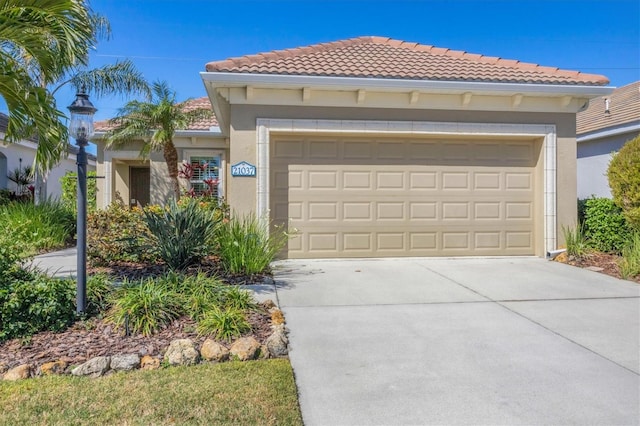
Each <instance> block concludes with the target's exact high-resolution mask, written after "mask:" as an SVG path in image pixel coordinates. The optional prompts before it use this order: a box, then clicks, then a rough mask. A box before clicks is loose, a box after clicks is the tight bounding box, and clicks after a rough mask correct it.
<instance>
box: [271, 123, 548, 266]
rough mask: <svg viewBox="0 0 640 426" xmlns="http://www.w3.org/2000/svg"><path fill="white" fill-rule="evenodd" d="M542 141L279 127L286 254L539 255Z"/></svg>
mask: <svg viewBox="0 0 640 426" xmlns="http://www.w3.org/2000/svg"><path fill="white" fill-rule="evenodd" d="M540 146H541V143H540V142H539V141H536V140H531V139H528V140H496V139H495V138H489V139H476V140H469V139H462V140H461V139H459V138H446V137H445V138H443V137H439V138H406V137H405V138H402V137H400V138H399V137H385V136H369V137H336V136H318V135H286V136H275V137H274V138H273V140H272V145H271V147H272V151H271V170H272V179H271V182H272V184H271V199H272V205H271V209H272V210H271V211H272V212H273V219H274V220H275V221H276V222H280V223H283V222H288V223H289V226H290V227H294V228H296V229H298V230H299V232H298V235H297V236H296V237H295V238H293V239H292V240H291V241H290V243H289V247H288V253H287V254H288V256H289V257H292V258H305V257H371V256H374V257H389V256H456V255H461V256H469V255H533V254H534V253H535V230H536V221H535V211H536V209H535V199H536V181H537V179H536V166H537V163H538V158H539V152H540Z"/></svg>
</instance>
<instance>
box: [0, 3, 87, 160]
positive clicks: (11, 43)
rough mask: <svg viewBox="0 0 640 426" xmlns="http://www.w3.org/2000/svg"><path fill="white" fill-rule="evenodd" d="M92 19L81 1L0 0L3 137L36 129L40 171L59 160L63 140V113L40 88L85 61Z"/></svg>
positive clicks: (14, 137) (17, 136) (29, 133)
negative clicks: (5, 109) (6, 111)
mask: <svg viewBox="0 0 640 426" xmlns="http://www.w3.org/2000/svg"><path fill="white" fill-rule="evenodd" d="M95 23H96V18H95V17H94V14H93V13H92V12H91V9H90V8H89V6H88V4H87V2H86V1H82V0H0V96H2V98H3V99H4V100H5V102H6V104H7V107H8V109H9V123H8V128H7V139H9V140H10V141H13V140H19V139H22V138H26V137H29V136H32V135H33V134H34V133H37V134H38V138H39V145H38V151H37V153H36V161H37V163H38V164H39V165H40V166H41V168H42V169H43V170H44V169H48V168H50V167H52V166H53V165H54V164H55V163H56V162H57V161H58V160H59V159H60V156H61V155H62V154H63V153H64V152H65V148H66V141H67V127H66V126H65V125H64V123H63V122H62V118H64V117H65V115H64V113H62V112H61V111H60V110H58V108H57V107H56V103H55V100H54V98H53V96H52V95H51V93H50V92H49V91H48V90H47V89H46V87H43V86H46V85H47V84H50V83H52V82H54V81H56V80H57V79H58V78H59V77H60V76H61V75H63V74H64V73H65V72H67V71H69V70H71V68H72V67H74V66H76V65H78V64H86V63H87V61H88V52H89V49H90V48H91V47H92V46H93V45H94V44H95V42H96V38H97V37H98V36H99V33H98V31H96V28H95V27H94V24H95ZM35 69H37V73H36V72H34V70H35Z"/></svg>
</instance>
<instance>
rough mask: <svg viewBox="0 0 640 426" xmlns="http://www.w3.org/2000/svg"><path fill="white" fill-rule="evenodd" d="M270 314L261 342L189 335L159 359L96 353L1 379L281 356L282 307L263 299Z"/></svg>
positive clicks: (284, 342) (1, 374) (284, 352)
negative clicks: (197, 339) (199, 342)
mask: <svg viewBox="0 0 640 426" xmlns="http://www.w3.org/2000/svg"><path fill="white" fill-rule="evenodd" d="M263 306H265V307H268V312H269V313H270V314H271V329H272V330H273V332H272V334H271V335H270V336H269V337H268V338H267V339H266V341H265V344H264V345H261V344H260V342H258V341H257V340H256V339H255V338H254V337H251V336H249V337H241V338H239V339H237V340H236V341H235V342H233V344H231V345H230V347H229V348H227V347H226V346H225V345H223V344H222V343H220V342H217V341H215V340H213V339H206V340H205V341H204V342H203V343H202V345H201V346H200V348H199V349H198V348H196V343H194V342H193V341H192V340H191V339H175V340H172V341H171V343H170V344H169V346H168V347H167V348H166V349H165V350H164V351H163V355H162V359H161V358H159V357H153V356H149V355H145V356H143V357H140V355H138V354H115V355H110V356H97V357H94V358H91V359H89V360H87V361H86V362H84V363H82V364H80V365H77V366H71V365H69V364H68V363H67V362H66V361H65V360H58V361H54V362H47V363H44V364H42V365H39V366H38V365H34V364H21V365H18V366H15V367H13V368H11V369H7V370H6V371H0V378H1V380H5V381H16V380H24V379H28V378H31V377H38V376H47V375H69V374H70V375H73V376H83V377H92V378H96V377H101V376H105V375H110V374H114V373H116V372H119V371H133V370H138V369H142V370H156V369H159V368H160V367H162V366H163V365H164V366H167V367H168V366H190V365H197V364H200V363H218V362H225V361H229V360H232V361H250V360H257V359H268V358H282V357H286V356H288V353H289V347H288V345H289V339H288V336H287V329H286V326H285V324H284V316H283V314H282V311H281V310H280V309H278V307H277V306H276V304H275V303H274V302H273V301H271V300H266V301H265V302H263Z"/></svg>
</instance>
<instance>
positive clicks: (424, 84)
mask: <svg viewBox="0 0 640 426" xmlns="http://www.w3.org/2000/svg"><path fill="white" fill-rule="evenodd" d="M200 76H201V77H202V80H203V82H204V83H205V84H206V83H210V84H214V85H215V86H216V87H242V86H246V85H259V86H261V87H270V88H292V87H295V88H299V87H313V88H320V89H333V90H348V89H354V88H358V89H369V90H380V91H407V90H420V91H423V92H433V93H443V92H446V93H465V92H475V93H485V94H503V95H504V94H507V93H513V94H516V93H520V94H523V95H529V96H531V95H538V96H540V95H542V96H566V95H572V96H580V97H586V98H593V97H597V96H603V95H608V94H610V93H611V92H613V90H614V89H615V87H613V86H600V85H590V84H550V83H503V82H485V81H443V80H409V79H391V78H363V77H329V76H308V75H290V74H286V75H285V74H255V73H234V72H206V71H205V72H201V73H200Z"/></svg>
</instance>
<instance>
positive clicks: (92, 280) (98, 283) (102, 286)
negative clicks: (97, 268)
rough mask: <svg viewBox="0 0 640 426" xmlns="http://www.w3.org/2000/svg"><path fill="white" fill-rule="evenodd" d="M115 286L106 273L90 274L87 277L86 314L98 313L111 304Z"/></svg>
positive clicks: (104, 310)
mask: <svg viewBox="0 0 640 426" xmlns="http://www.w3.org/2000/svg"><path fill="white" fill-rule="evenodd" d="M114 290H115V288H114V286H113V283H112V282H111V281H109V277H107V276H106V275H100V274H98V275H91V276H89V277H88V278H87V312H86V313H87V315H91V316H93V315H99V314H101V313H103V312H106V311H107V310H108V309H109V307H110V306H111V296H112V295H113V292H114Z"/></svg>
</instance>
